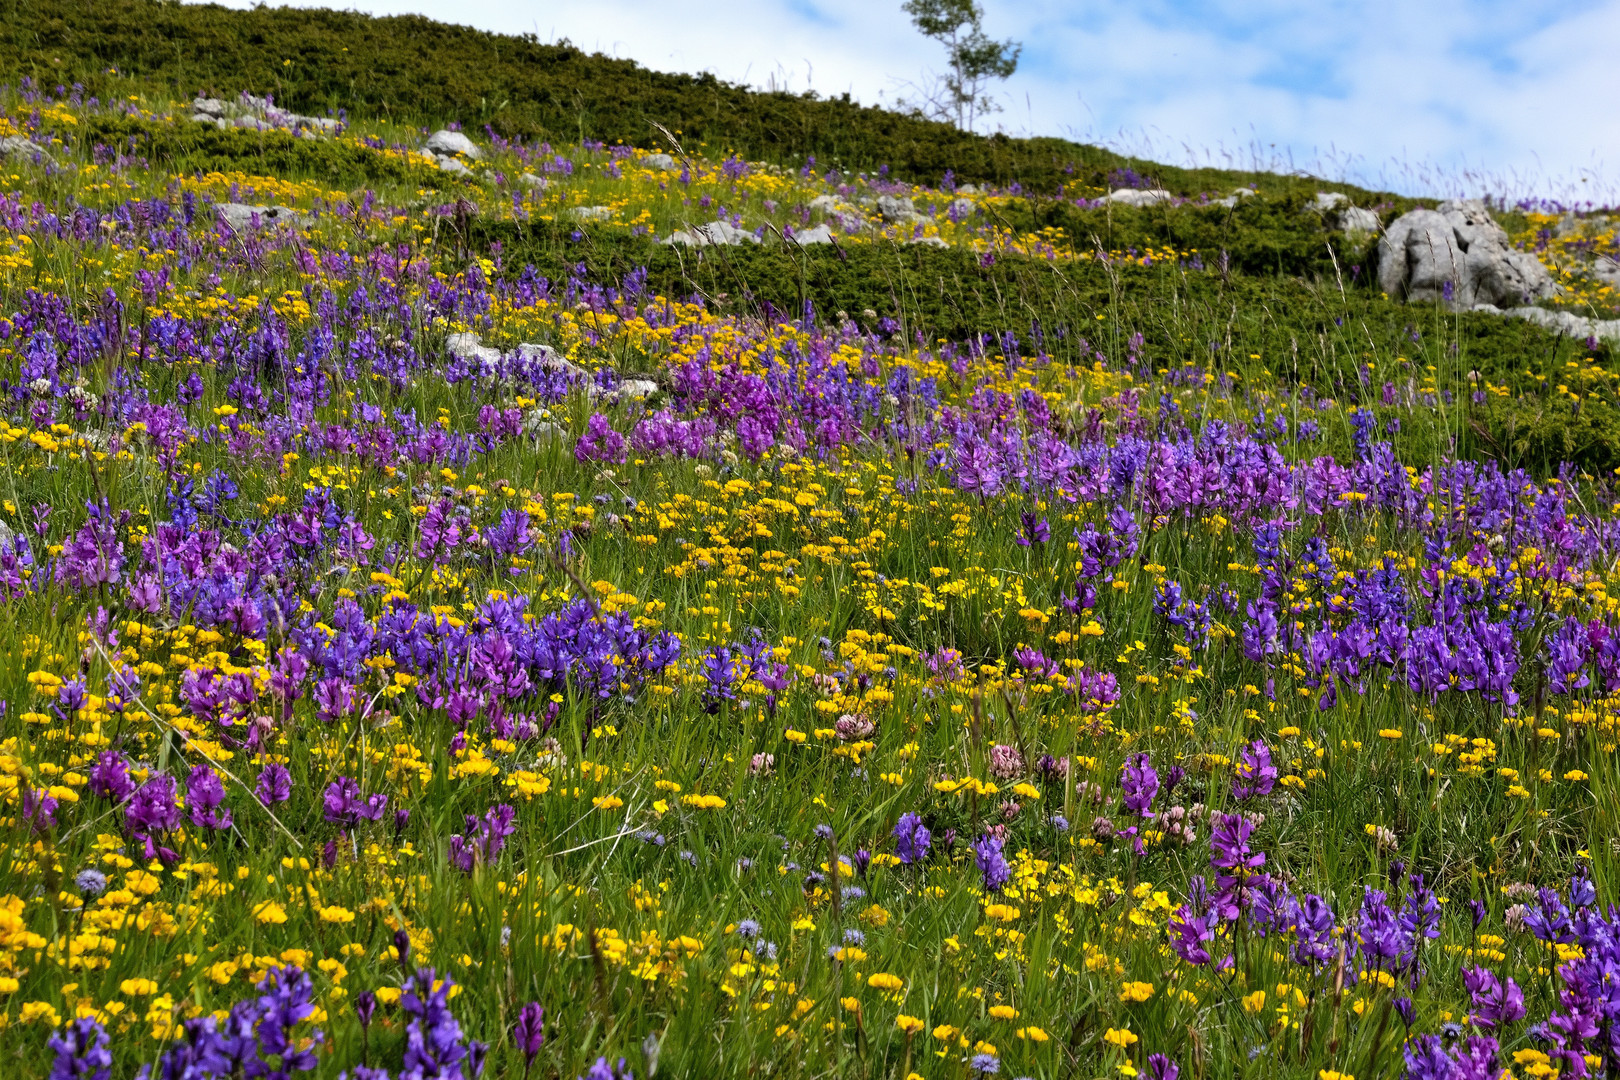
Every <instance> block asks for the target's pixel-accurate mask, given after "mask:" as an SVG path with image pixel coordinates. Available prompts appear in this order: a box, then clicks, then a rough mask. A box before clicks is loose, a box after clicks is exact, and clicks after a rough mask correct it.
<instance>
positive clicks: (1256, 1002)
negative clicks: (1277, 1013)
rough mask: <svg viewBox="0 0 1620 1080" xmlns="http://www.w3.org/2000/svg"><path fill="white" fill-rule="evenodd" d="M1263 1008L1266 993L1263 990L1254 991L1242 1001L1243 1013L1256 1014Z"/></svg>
mask: <svg viewBox="0 0 1620 1080" xmlns="http://www.w3.org/2000/svg"><path fill="white" fill-rule="evenodd" d="M1265 1007H1266V992H1265V991H1264V990H1256V991H1255V992H1254V993H1252V994H1250V995H1248V996H1247V997H1245V998H1244V999H1243V1009H1244V1011H1245V1012H1252V1013H1257V1012H1259V1011H1260V1010H1261V1009H1263V1008H1265Z"/></svg>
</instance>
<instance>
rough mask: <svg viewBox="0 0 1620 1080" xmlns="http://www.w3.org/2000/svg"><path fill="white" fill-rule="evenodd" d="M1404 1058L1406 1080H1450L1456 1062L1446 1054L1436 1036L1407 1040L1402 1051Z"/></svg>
mask: <svg viewBox="0 0 1620 1080" xmlns="http://www.w3.org/2000/svg"><path fill="white" fill-rule="evenodd" d="M1403 1052H1404V1054H1405V1056H1406V1080H1452V1073H1453V1071H1454V1070H1455V1069H1456V1062H1454V1061H1452V1059H1451V1055H1450V1054H1448V1053H1446V1050H1445V1047H1444V1046H1443V1045H1442V1044H1441V1042H1440V1036H1438V1035H1420V1036H1418V1037H1417V1038H1415V1039H1409V1040H1408V1041H1407V1043H1406V1047H1405V1050H1404V1051H1403Z"/></svg>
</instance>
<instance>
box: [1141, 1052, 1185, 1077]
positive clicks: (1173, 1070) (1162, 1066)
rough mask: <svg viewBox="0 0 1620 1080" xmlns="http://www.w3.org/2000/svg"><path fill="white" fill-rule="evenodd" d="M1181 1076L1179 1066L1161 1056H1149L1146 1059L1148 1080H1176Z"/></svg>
mask: <svg viewBox="0 0 1620 1080" xmlns="http://www.w3.org/2000/svg"><path fill="white" fill-rule="evenodd" d="M1180 1075H1181V1066H1179V1065H1177V1064H1176V1063H1175V1062H1174V1061H1171V1060H1170V1059H1169V1058H1167V1057H1165V1056H1164V1055H1163V1054H1149V1055H1148V1059H1147V1077H1148V1080H1176V1077H1178V1076H1180Z"/></svg>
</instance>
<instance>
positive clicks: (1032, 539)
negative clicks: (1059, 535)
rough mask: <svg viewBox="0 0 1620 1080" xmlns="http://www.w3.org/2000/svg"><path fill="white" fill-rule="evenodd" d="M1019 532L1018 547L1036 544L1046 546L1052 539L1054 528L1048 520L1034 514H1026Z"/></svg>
mask: <svg viewBox="0 0 1620 1080" xmlns="http://www.w3.org/2000/svg"><path fill="white" fill-rule="evenodd" d="M1020 525H1021V528H1020V529H1019V530H1018V546H1019V547H1030V546H1032V545H1034V544H1044V543H1046V542H1047V541H1048V540H1050V539H1052V527H1051V526H1050V525H1048V524H1047V522H1046V519H1045V518H1043V517H1037V516H1036V515H1034V514H1024V515H1023V516H1022V519H1021V521H1020Z"/></svg>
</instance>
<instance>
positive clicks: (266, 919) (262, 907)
mask: <svg viewBox="0 0 1620 1080" xmlns="http://www.w3.org/2000/svg"><path fill="white" fill-rule="evenodd" d="M253 917H254V918H255V919H257V920H259V921H260V922H262V923H284V922H286V921H287V911H286V909H285V908H283V907H282V906H281V905H280V904H278V903H276V902H275V901H274V900H266V901H264V902H263V903H259V904H255V905H253Z"/></svg>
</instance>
